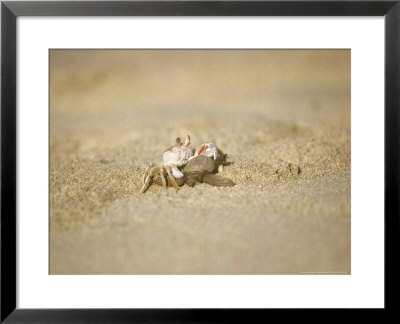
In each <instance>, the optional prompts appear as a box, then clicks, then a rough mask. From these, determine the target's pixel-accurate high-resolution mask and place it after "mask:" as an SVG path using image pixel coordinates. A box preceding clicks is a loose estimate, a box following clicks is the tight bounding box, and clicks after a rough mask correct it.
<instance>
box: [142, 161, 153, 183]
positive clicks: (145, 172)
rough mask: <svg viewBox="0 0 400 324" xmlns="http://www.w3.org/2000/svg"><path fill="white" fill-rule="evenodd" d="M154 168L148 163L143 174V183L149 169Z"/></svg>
mask: <svg viewBox="0 0 400 324" xmlns="http://www.w3.org/2000/svg"><path fill="white" fill-rule="evenodd" d="M153 166H154V163H150V164H149V165H148V167H147V168H146V170H145V171H144V174H143V183H145V182H146V176H147V174H148V173H149V171H150V169H151V168H152V167H153Z"/></svg>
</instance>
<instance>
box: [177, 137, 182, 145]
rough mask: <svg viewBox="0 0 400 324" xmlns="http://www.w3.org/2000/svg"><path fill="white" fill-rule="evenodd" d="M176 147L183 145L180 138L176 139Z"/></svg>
mask: <svg viewBox="0 0 400 324" xmlns="http://www.w3.org/2000/svg"><path fill="white" fill-rule="evenodd" d="M176 145H181V139H180V138H179V137H177V138H176Z"/></svg>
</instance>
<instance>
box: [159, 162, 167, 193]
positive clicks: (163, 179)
mask: <svg viewBox="0 0 400 324" xmlns="http://www.w3.org/2000/svg"><path fill="white" fill-rule="evenodd" d="M160 178H161V181H162V184H163V187H164V188H165V189H167V180H166V179H165V170H164V168H163V167H161V168H160Z"/></svg>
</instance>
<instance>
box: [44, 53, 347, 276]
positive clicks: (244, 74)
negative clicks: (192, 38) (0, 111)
mask: <svg viewBox="0 0 400 324" xmlns="http://www.w3.org/2000/svg"><path fill="white" fill-rule="evenodd" d="M186 134H190V135H191V137H192V143H193V144H199V143H201V142H204V141H210V140H211V141H214V142H215V143H216V144H217V146H218V147H220V148H221V149H222V150H223V151H224V152H225V153H227V154H228V161H229V162H232V163H231V164H230V165H229V166H226V167H225V169H224V171H223V172H222V175H223V176H225V177H228V178H230V179H232V180H233V181H234V182H235V183H236V186H234V187H230V188H216V187H212V186H209V185H207V184H201V185H198V186H196V187H194V188H189V187H187V186H183V187H182V188H181V189H180V190H179V191H178V192H176V191H175V190H174V189H172V188H170V189H168V190H167V191H165V190H163V189H162V188H161V187H159V186H157V185H153V186H151V187H150V189H149V190H148V191H147V192H146V193H145V194H143V195H140V194H139V193H138V192H139V190H140V187H141V181H142V175H143V172H144V170H145V167H146V166H147V165H148V163H149V162H160V161H161V156H162V152H163V150H164V149H166V148H167V147H169V146H170V145H172V144H174V141H175V138H176V137H177V136H180V137H181V138H183V137H184V136H185V135H186ZM350 162H351V160H350V51H348V50H243V51H242V50H232V51H229V50H214V51H206V50H192V51H189V50H181V51H175V50H174V51H173V50H164V51H157V50H120V51H116V50H108V51H107V50H52V51H51V52H50V273H51V274H301V273H346V274H348V273H350Z"/></svg>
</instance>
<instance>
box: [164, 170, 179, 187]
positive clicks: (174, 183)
mask: <svg viewBox="0 0 400 324" xmlns="http://www.w3.org/2000/svg"><path fill="white" fill-rule="evenodd" d="M165 169H166V170H167V173H168V176H169V178H170V179H171V182H172V184H173V185H174V187H175V189H176V190H178V189H179V186H178V184H177V183H176V181H175V178H174V176H173V175H172V173H171V168H170V167H169V166H166V167H165Z"/></svg>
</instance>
